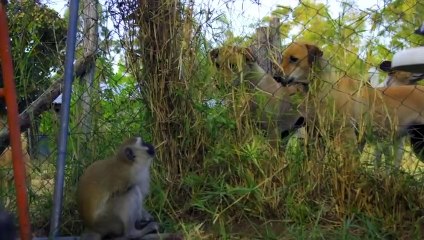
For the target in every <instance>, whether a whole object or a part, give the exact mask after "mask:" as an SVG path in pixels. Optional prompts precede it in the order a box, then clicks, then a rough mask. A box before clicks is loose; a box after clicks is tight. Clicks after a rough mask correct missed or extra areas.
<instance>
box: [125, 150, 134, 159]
mask: <svg viewBox="0 0 424 240" xmlns="http://www.w3.org/2000/svg"><path fill="white" fill-rule="evenodd" d="M124 153H125V157H126V158H127V159H128V160H130V161H134V160H135V155H134V152H133V150H132V149H131V148H128V147H127V148H125V149H124Z"/></svg>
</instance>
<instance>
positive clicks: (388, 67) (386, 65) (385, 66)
mask: <svg viewBox="0 0 424 240" xmlns="http://www.w3.org/2000/svg"><path fill="white" fill-rule="evenodd" d="M380 69H381V70H382V71H383V72H390V71H392V61H383V62H381V63H380Z"/></svg>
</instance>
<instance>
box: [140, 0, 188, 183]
mask: <svg viewBox="0 0 424 240" xmlns="http://www.w3.org/2000/svg"><path fill="white" fill-rule="evenodd" d="M139 10H140V12H139V15H138V16H139V18H138V19H137V24H138V26H139V27H140V33H139V40H140V44H141V48H140V51H141V52H142V54H141V57H142V66H143V69H142V71H143V77H142V78H140V79H141V82H140V85H141V87H142V91H143V96H144V97H145V100H146V106H150V110H151V111H150V112H151V114H152V115H151V122H152V126H153V127H152V135H153V141H154V143H155V144H156V145H158V146H162V149H161V150H160V151H158V156H157V157H158V159H159V160H158V162H162V163H164V164H165V165H166V167H167V169H168V172H169V174H171V175H174V176H177V175H178V173H179V170H180V169H179V165H178V164H179V163H180V162H181V159H188V158H189V157H190V156H193V155H195V154H193V153H194V151H195V150H193V149H192V148H193V146H184V145H183V142H186V140H185V139H187V138H189V137H190V136H189V135H188V134H187V129H186V128H187V126H190V124H191V123H190V122H191V119H192V118H193V115H192V109H191V104H190V103H189V96H187V94H181V93H182V92H187V85H186V84H187V82H185V81H186V80H187V79H185V78H184V74H181V71H180V69H181V67H182V66H181V64H179V63H180V62H181V59H184V56H182V53H183V51H184V50H182V49H183V47H182V45H183V44H182V39H183V32H184V31H183V24H182V10H181V5H180V3H179V1H174V0H172V1H170V0H140V1H139ZM145 127H147V125H145ZM187 142H188V141H187Z"/></svg>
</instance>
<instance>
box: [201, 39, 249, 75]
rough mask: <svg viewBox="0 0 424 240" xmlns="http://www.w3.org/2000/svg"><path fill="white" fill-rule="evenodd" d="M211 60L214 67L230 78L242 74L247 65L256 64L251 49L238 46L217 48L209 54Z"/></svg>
mask: <svg viewBox="0 0 424 240" xmlns="http://www.w3.org/2000/svg"><path fill="white" fill-rule="evenodd" d="M209 58H210V60H211V61H212V63H213V64H214V66H215V67H216V68H217V69H218V70H220V71H221V72H222V73H223V74H224V76H228V77H232V76H233V75H234V74H238V73H240V72H242V71H243V70H244V68H245V67H246V66H247V65H246V64H248V63H252V62H255V58H254V57H253V54H252V51H251V50H250V49H249V48H245V47H237V46H224V47H220V48H215V49H213V50H212V51H210V52H209Z"/></svg>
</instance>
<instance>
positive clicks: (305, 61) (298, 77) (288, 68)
mask: <svg viewBox="0 0 424 240" xmlns="http://www.w3.org/2000/svg"><path fill="white" fill-rule="evenodd" d="M322 55H323V52H322V51H321V50H320V49H319V48H318V47H317V46H315V45H312V44H308V43H303V42H293V43H291V44H290V45H289V46H288V47H287V48H286V50H284V52H283V56H282V62H281V68H280V72H282V75H283V81H284V83H287V84H289V83H306V84H308V83H309V74H310V72H311V70H312V67H313V65H314V64H315V63H316V62H317V61H318V60H319V59H320V58H321V57H322Z"/></svg>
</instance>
